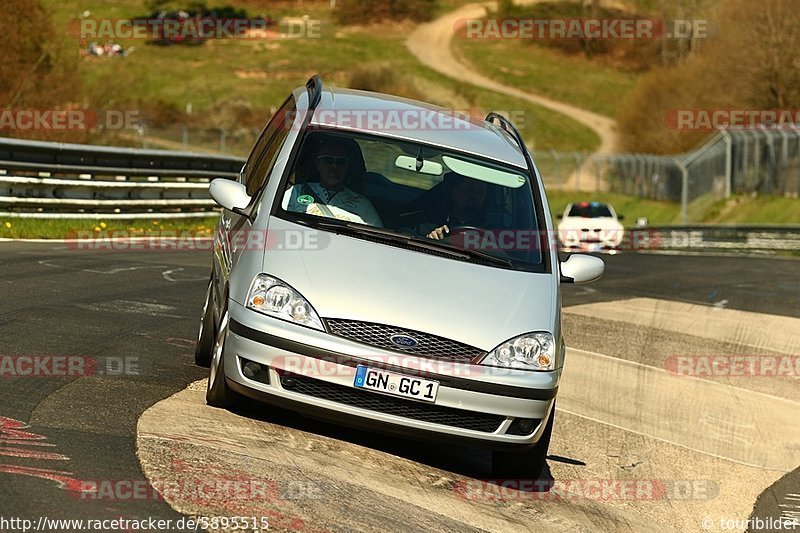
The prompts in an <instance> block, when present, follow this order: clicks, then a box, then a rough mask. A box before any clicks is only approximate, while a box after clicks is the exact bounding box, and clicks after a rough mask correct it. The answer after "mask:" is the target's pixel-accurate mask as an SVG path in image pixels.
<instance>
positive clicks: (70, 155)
mask: <svg viewBox="0 0 800 533" xmlns="http://www.w3.org/2000/svg"><path fill="white" fill-rule="evenodd" d="M243 164H244V160H243V159H241V158H238V157H232V156H224V155H209V154H198V153H192V152H173V151H167V150H141V149H133V148H118V147H107V146H92V145H84V144H63V143H48V142H40V141H24V140H18V139H7V138H0V209H3V211H0V216H4V217H20V218H128V219H130V218H147V217H151V216H153V215H154V214H157V215H158V217H159V218H187V217H203V216H214V215H216V214H217V211H215V209H214V207H215V204H214V202H213V200H211V197H210V196H209V194H208V183H209V182H210V181H211V180H212V179H214V178H231V179H235V178H236V177H237V176H238V175H239V171H240V169H241V167H242V165H243Z"/></svg>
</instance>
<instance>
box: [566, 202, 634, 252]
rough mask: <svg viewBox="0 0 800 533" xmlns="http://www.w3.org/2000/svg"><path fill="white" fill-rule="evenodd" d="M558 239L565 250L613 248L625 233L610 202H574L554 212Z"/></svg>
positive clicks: (594, 250) (604, 249)
mask: <svg viewBox="0 0 800 533" xmlns="http://www.w3.org/2000/svg"><path fill="white" fill-rule="evenodd" d="M558 218H559V219H560V222H559V223H558V239H559V242H560V243H561V246H562V248H563V249H564V250H566V251H585V252H600V251H612V252H614V251H616V250H617V249H618V248H619V246H620V244H621V243H622V238H623V236H624V233H625V228H624V226H623V225H622V224H621V223H620V219H621V218H623V217H622V215H617V213H616V212H615V211H614V208H613V207H611V205H610V204H604V203H600V202H578V203H573V204H569V205H567V208H566V209H565V210H564V213H563V214H562V215H558Z"/></svg>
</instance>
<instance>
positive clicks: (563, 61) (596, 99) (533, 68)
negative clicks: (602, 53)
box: [454, 38, 638, 118]
mask: <svg viewBox="0 0 800 533" xmlns="http://www.w3.org/2000/svg"><path fill="white" fill-rule="evenodd" d="M454 46H455V49H456V50H457V52H458V53H459V54H460V55H461V56H462V57H463V58H465V59H466V60H467V61H468V62H469V63H471V64H472V65H474V66H475V68H476V69H477V70H479V71H481V72H485V73H486V74H487V75H489V76H490V77H492V78H494V79H496V80H498V81H502V82H503V83H505V84H507V85H512V86H514V87H517V88H519V89H522V90H525V91H530V92H533V93H536V94H539V95H541V96H546V97H548V98H552V99H554V100H559V101H562V102H566V103H568V104H572V105H574V106H577V107H581V108H584V109H589V110H590V111H594V112H595V113H599V114H601V115H606V116H608V117H612V118H613V117H616V115H617V112H618V111H619V109H620V108H619V106H620V105H621V104H622V102H623V101H624V97H625V95H626V94H628V93H629V92H630V91H631V90H632V89H633V88H634V87H635V85H636V82H637V81H638V77H637V76H636V75H635V74H631V73H626V72H623V71H620V70H617V69H614V68H611V67H608V66H603V65H598V64H596V63H593V62H592V61H589V60H587V59H586V58H584V57H583V56H578V55H569V54H566V53H564V52H560V51H558V50H555V49H552V48H546V47H543V46H537V45H535V44H531V43H528V42H524V41H519V40H511V41H509V40H506V41H503V40H499V39H498V40H491V39H490V40H486V39H465V38H459V39H456V40H455V41H454Z"/></svg>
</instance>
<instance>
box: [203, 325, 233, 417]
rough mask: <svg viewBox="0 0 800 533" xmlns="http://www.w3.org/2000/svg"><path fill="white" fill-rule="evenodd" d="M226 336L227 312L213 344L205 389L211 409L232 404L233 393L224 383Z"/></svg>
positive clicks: (225, 382)
mask: <svg viewBox="0 0 800 533" xmlns="http://www.w3.org/2000/svg"><path fill="white" fill-rule="evenodd" d="M227 336H228V311H225V314H224V315H223V316H222V320H221V321H220V324H219V332H218V333H217V339H216V342H215V343H214V349H213V353H212V357H211V364H210V367H211V369H210V371H209V375H208V389H206V403H207V404H208V405H210V406H212V407H231V406H232V405H233V404H234V400H235V398H234V394H235V393H234V392H233V391H232V390H231V389H230V387H228V383H227V381H225V359H224V357H223V356H224V352H225V339H226V338H227Z"/></svg>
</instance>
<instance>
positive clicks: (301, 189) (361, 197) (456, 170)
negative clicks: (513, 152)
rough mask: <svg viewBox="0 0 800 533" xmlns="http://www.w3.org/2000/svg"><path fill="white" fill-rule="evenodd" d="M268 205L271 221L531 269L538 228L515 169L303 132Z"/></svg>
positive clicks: (527, 187)
mask: <svg viewBox="0 0 800 533" xmlns="http://www.w3.org/2000/svg"><path fill="white" fill-rule="evenodd" d="M277 200H278V202H279V204H280V207H279V208H278V209H277V210H276V214H277V215H278V216H281V217H283V218H287V219H291V220H295V221H299V222H301V223H306V224H312V225H315V226H316V227H320V228H321V229H326V230H331V231H337V232H342V231H346V232H347V233H348V234H351V235H354V236H356V237H359V236H360V237H363V238H366V239H370V240H376V239H378V237H383V239H378V240H380V241H381V242H386V243H387V244H390V245H396V246H402V247H405V248H411V249H419V251H423V252H426V251H427V252H430V253H438V254H439V255H441V254H442V253H444V255H445V256H447V255H448V252H449V251H453V252H454V254H449V255H456V254H455V253H456V252H457V255H458V258H460V259H462V260H469V261H476V262H481V263H487V260H488V264H490V265H493V266H494V265H497V266H505V267H507V268H514V269H520V270H529V271H540V270H541V266H542V253H541V248H542V246H541V244H540V241H539V240H538V238H539V236H541V235H543V234H544V232H539V231H538V229H539V224H538V221H537V217H536V214H535V213H536V209H534V195H533V193H532V190H531V180H530V176H529V174H528V172H527V171H526V170H524V169H522V168H517V167H513V166H504V165H502V164H498V163H493V162H488V161H485V160H482V159H477V158H474V157H470V156H465V155H463V154H460V153H456V152H451V151H449V150H444V149H439V148H434V147H431V146H429V145H421V144H416V143H413V142H409V141H404V140H397V139H393V138H386V137H380V136H369V135H360V134H359V135H355V134H342V133H339V132H336V133H333V132H330V131H313V132H311V133H309V134H307V135H306V138H305V140H304V141H303V145H302V146H301V148H300V150H299V152H298V156H297V158H296V160H295V162H294V164H293V166H292V168H291V169H290V171H289V173H288V175H287V178H286V183H285V186H284V187H281V188H280V191H279V198H278V199H277ZM445 226H446V229H445ZM340 227H341V228H343V229H341V230H340V229H339V228H340Z"/></svg>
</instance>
